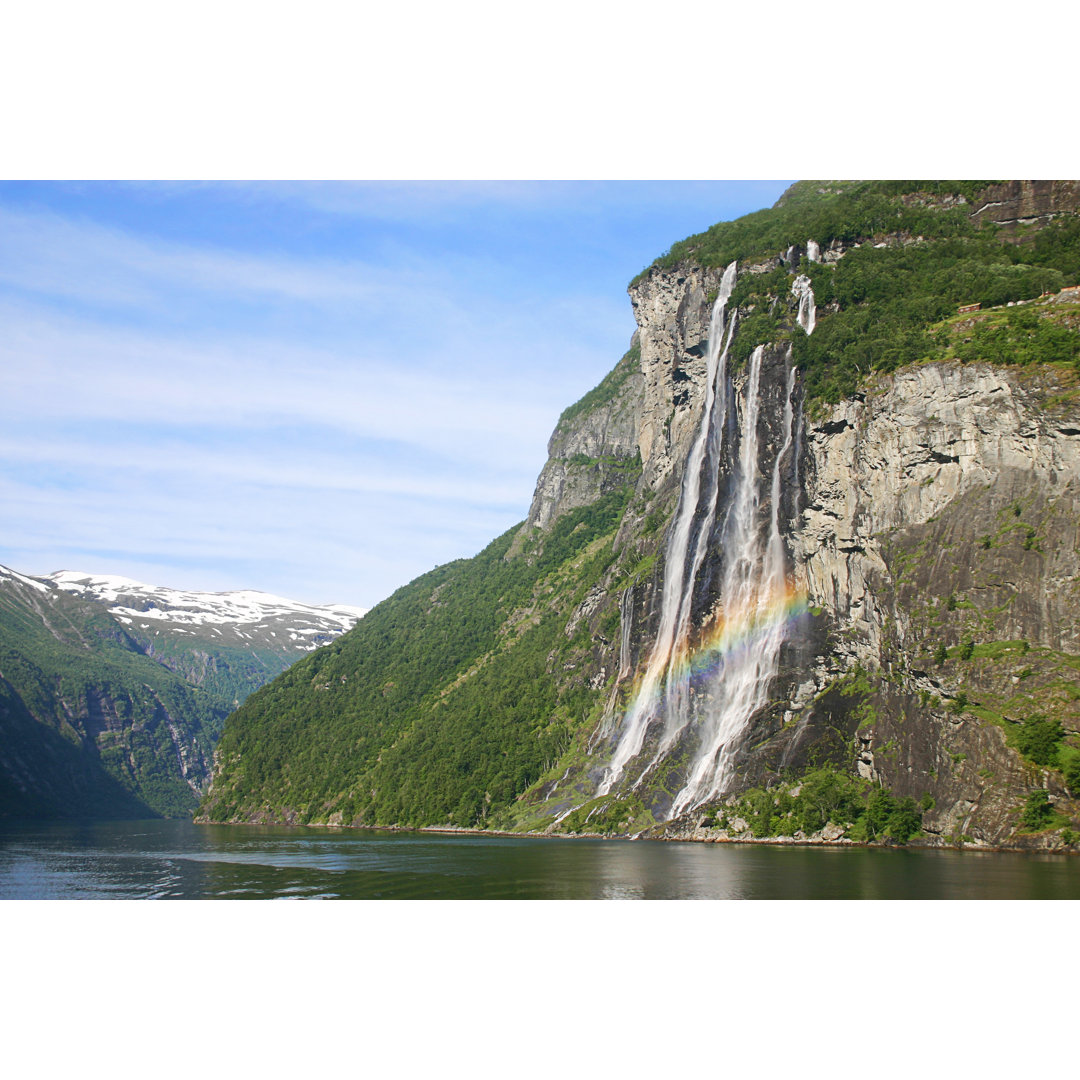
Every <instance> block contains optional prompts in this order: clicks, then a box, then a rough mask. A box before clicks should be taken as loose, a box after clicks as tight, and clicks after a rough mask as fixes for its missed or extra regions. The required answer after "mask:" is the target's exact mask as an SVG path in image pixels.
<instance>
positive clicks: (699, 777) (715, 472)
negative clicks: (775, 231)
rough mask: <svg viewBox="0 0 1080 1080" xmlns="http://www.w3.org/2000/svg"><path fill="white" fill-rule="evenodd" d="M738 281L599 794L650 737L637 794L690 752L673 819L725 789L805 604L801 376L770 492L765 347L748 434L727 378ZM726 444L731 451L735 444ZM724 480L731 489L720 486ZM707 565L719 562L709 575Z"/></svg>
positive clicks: (713, 349) (746, 406)
mask: <svg viewBox="0 0 1080 1080" xmlns="http://www.w3.org/2000/svg"><path fill="white" fill-rule="evenodd" d="M734 280H735V264H734V263H732V264H731V265H730V266H729V267H728V268H727V270H726V271H725V274H724V280H723V284H722V286H721V289H720V294H719V296H718V297H717V301H716V305H715V306H714V308H713V312H712V321H711V325H710V332H709V343H708V357H709V364H708V371H709V384H708V387H707V391H706V398H705V407H704V410H703V413H702V418H701V427H700V429H699V431H698V433H697V437H696V439H695V441H694V444H693V446H692V448H691V451H690V455H689V457H688V458H687V465H686V471H685V473H684V475H683V483H682V491H681V493H680V498H679V506H678V510H677V512H676V518H675V523H674V526H673V527H672V530H671V533H670V536H669V539H668V546H667V557H666V563H665V576H664V585H663V593H662V605H661V613H660V625H659V630H658V633H657V638H656V644H655V645H654V646H653V651H652V654H651V655H650V657H649V661H648V664H647V666H646V669H645V674H644V675H643V677H642V679H641V683H640V686H639V687H638V690H637V693H636V695H635V697H634V699H633V701H632V702H631V704H630V707H629V708H628V709H627V711H626V714H625V717H624V718H623V723H622V727H621V732H620V736H619V741H618V744H617V746H616V748H615V752H614V754H613V755H612V758H611V762H610V764H609V766H608V769H607V771H606V773H605V775H604V779H603V781H602V783H601V785H600V788H599V792H598V793H599V794H601V795H604V794H607V793H608V792H609V791H611V789H612V787H613V786H614V785H615V784H616V783H617V782H618V781H619V780H620V778H621V777H622V776H623V773H624V771H625V770H626V768H627V766H628V765H629V763H630V762H631V761H633V760H634V759H635V758H636V757H637V756H638V755H639V754H640V753H641V751H642V749H643V747H644V745H645V740H646V737H647V735H648V734H649V732H650V729H652V733H653V735H654V736H655V737H656V738H657V744H656V749H655V750H654V752H653V754H652V756H651V759H650V760H649V762H648V763H647V764H646V765H645V766H644V767H643V768H642V769H641V772H640V773H639V775H638V777H637V780H636V781H635V785H634V786H637V785H638V784H640V783H641V781H642V780H643V779H644V778H645V776H646V775H647V774H648V773H649V771H650V770H651V769H652V767H653V766H654V765H656V764H657V763H658V762H660V761H661V760H662V759H663V758H664V757H666V756H667V755H668V754H670V753H672V752H673V751H674V750H675V749H676V747H677V746H679V745H683V746H685V747H686V748H687V750H688V752H689V758H688V767H687V769H686V772H685V781H684V784H683V787H682V789H681V790H680V791H679V792H678V794H677V795H676V796H675V799H674V802H673V804H672V807H671V815H672V816H677V815H678V814H680V813H683V812H685V811H687V810H690V809H692V808H693V807H694V806H697V805H699V804H700V803H702V802H704V801H706V800H708V799H710V798H715V797H716V796H717V795H719V794H720V793H721V792H722V791H723V788H724V785H725V783H726V781H727V780H728V777H729V769H730V762H731V755H732V754H733V752H734V751H735V749H737V747H738V745H739V743H740V742H741V739H742V736H743V735H744V734H745V731H746V729H747V726H748V724H749V722H750V720H751V719H752V717H753V716H754V714H755V713H756V712H757V711H758V710H759V709H760V708H761V707H762V706H763V705H764V704H765V703H766V701H767V694H768V688H769V685H770V683H771V682H772V680H773V678H774V676H775V675H776V671H777V667H778V663H779V653H780V647H781V645H782V643H783V641H784V638H785V636H786V631H787V624H788V621H789V619H790V617H791V616H792V615H793V614H795V613H796V612H797V611H798V608H799V603H800V598H799V597H798V596H797V595H796V594H795V592H794V590H793V589H792V588H791V587H790V586H789V582H788V576H787V574H786V568H785V554H784V545H783V541H782V539H781V534H780V509H779V508H780V502H781V472H782V469H783V468H785V467H790V466H791V465H792V450H793V443H794V439H795V436H796V425H795V421H794V407H793V399H794V394H795V371H794V368H792V366H791V362H790V352H789V355H788V362H787V377H786V394H785V403H784V411H783V419H782V431H781V434H780V445H779V446H777V447H775V457H774V458H773V459H772V462H771V467H769V468H768V469H767V473H768V481H767V483H766V480H765V475H763V471H762V460H761V459H762V457H763V454H764V457H765V458H766V459H767V458H768V457H769V456H770V454H771V453H772V452H774V451H773V447H771V446H768V445H766V446H764V447H763V446H762V444H761V441H760V436H759V427H760V426H761V422H762V417H761V404H762V390H761V368H762V360H763V356H764V352H765V350H764V347H758V348H757V349H755V351H754V353H753V355H752V356H751V358H750V363H749V370H748V373H747V376H746V379H745V384H744V388H743V393H742V398H743V400H742V411H741V425H740V424H738V423H737V422H736V417H737V414H738V408H737V406H738V401H737V397H736V394H735V391H734V388H733V386H732V383H731V380H730V379H729V377H728V372H727V355H728V349H729V347H730V344H731V338H732V335H733V332H734V322H735V320H734V319H732V322H731V326H730V327H729V326H727V325H726V318H725V305H726V303H727V299H728V297H729V296H730V294H731V289H732V287H733V286H734ZM735 439H737V440H738V442H737V445H735V444H734V440H735ZM725 440H727V441H728V442H730V443H732V445H729V446H725V445H724V444H725ZM725 462H726V463H727V466H728V467H727V468H726V469H725ZM722 475H723V478H724V479H726V481H727V482H725V483H722ZM718 512H719V513H720V515H721V517H720V520H719V522H718V521H717V516H718ZM706 558H708V559H709V565H708V566H707V567H706V571H707V572H706V573H702V568H703V564H704V563H705V560H706ZM717 567H719V568H720V573H721V579H720V588H719V593H718V600H717V602H716V604H715V605H714V607H713V610H712V612H711V614H710V615H709V617H708V618H707V619H706V620H705V623H704V625H702V626H699V627H694V626H693V625H692V624H691V618H690V615H691V608H692V605H693V602H694V597H695V591H698V592H700V591H701V588H702V584H703V582H704V581H705V580H706V579H710V578H711V577H712V575H713V573H714V572H715V570H716V568H717ZM661 724H662V727H661Z"/></svg>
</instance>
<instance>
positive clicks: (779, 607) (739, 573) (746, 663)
mask: <svg viewBox="0 0 1080 1080" xmlns="http://www.w3.org/2000/svg"><path fill="white" fill-rule="evenodd" d="M763 352H764V349H763V348H762V347H761V346H758V348H757V349H755V350H754V354H753V356H752V357H751V360H750V377H749V379H748V380H747V387H746V406H745V411H744V417H743V431H742V438H741V445H740V453H739V471H738V475H737V477H736V486H735V492H734V497H733V499H732V501H731V504H730V507H729V509H728V516H727V521H726V523H725V529H724V534H723V557H724V568H725V569H724V581H723V586H722V590H721V594H720V595H721V602H722V606H721V608H720V610H719V611H718V612H717V614H716V616H715V617H714V629H712V633H711V635H710V634H709V632H708V631H707V632H706V640H710V637H711V640H710V644H709V649H708V652H710V653H715V654H716V655H717V657H718V661H719V667H718V669H717V671H716V674H715V675H714V676H712V677H711V678H710V679H709V680H708V682H707V684H706V686H705V687H703V691H704V700H703V701H702V703H701V705H700V706H699V716H700V719H699V724H698V727H699V729H700V731H699V739H698V745H697V752H696V755H695V758H694V761H693V764H692V765H691V767H690V770H689V773H688V775H687V780H686V784H685V786H684V787H683V789H682V790H681V791H680V792H679V794H678V795H676V797H675V801H674V803H673V804H672V807H671V816H672V817H677V816H678V815H679V814H681V813H683V812H685V811H686V810H690V809H693V808H694V807H695V806H698V805H700V804H701V803H703V802H705V801H706V800H708V799H711V798H715V797H716V796H718V795H719V794H720V793H721V792H722V790H723V787H724V783H725V781H726V780H727V779H728V776H729V766H730V762H731V755H732V753H733V751H734V750H735V749H736V748H737V747H738V745H739V743H740V742H741V739H742V736H743V734H744V733H745V731H746V728H747V725H748V724H749V722H750V720H751V718H752V717H753V716H754V714H755V713H756V712H757V711H758V710H759V709H760V708H761V707H762V706H763V705H765V704H766V702H767V700H768V697H767V695H768V690H769V685H770V684H771V682H772V680H773V677H774V676H775V675H776V671H777V666H778V661H779V657H780V646H781V645H782V644H783V641H784V638H785V636H786V632H787V614H788V609H789V608H790V607H791V600H792V597H791V596H790V595H789V589H788V581H787V574H786V573H785V566H784V563H785V558H784V544H783V540H782V539H781V536H780V471H781V466H782V463H783V462H784V461H785V459H786V458H787V456H788V452H789V451H790V449H791V446H792V442H793V437H794V409H793V406H792V397H793V394H794V390H795V369H794V368H793V367H791V365H790V353H789V357H788V372H787V388H786V390H787V392H786V394H785V399H784V418H783V429H782V430H783V432H784V442H783V444H782V445H781V447H780V449H779V451H778V452H777V455H776V458H775V459H774V461H773V466H772V478H771V483H770V486H769V515H768V527H767V528H763V527H762V525H763V522H762V521H761V520H760V518H761V514H760V503H761V495H762V494H763V492H762V490H761V485H760V482H759V470H758V431H757V428H758V413H759V406H760V401H761V395H760V381H761V357H762V353H763ZM673 741H674V740H672V742H673Z"/></svg>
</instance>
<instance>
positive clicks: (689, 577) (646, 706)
mask: <svg viewBox="0 0 1080 1080" xmlns="http://www.w3.org/2000/svg"><path fill="white" fill-rule="evenodd" d="M735 273H736V264H735V262H731V263H730V264H729V265H728V267H727V269H726V270H725V271H724V276H723V278H722V279H721V281H720V290H719V292H718V294H717V297H716V303H715V304H713V309H712V317H711V319H710V320H709V341H708V346H707V349H708V351H707V356H708V363H707V367H706V389H705V408H704V409H703V411H702V414H701V427H700V428H699V429H698V433H697V437H696V438H695V440H694V444H693V447H692V448H691V450H690V456H689V458H687V462H686V471H685V472H684V473H683V483H682V491H681V492H680V494H679V507H678V511H677V513H676V517H675V525H674V527H673V528H672V530H671V535H670V537H669V539H668V547H667V557H666V561H665V564H664V565H665V572H664V591H663V599H662V603H661V609H660V628H659V630H658V632H657V636H656V644H655V645H654V646H653V651H652V655H651V656H650V657H649V663H648V666H647V667H646V669H645V675H644V678H643V679H642V683H641V688H640V689H639V691H638V693H637V695H636V697H635V699H634V703H633V705H632V706H631V707H630V709H629V711H628V712H627V714H626V717H625V718H624V720H623V725H622V734H621V736H620V738H619V744H618V746H617V747H616V748H615V753H614V755H613V756H612V759H611V763H610V764H609V765H608V768H607V771H606V773H605V775H604V779H603V781H602V782H601V784H600V788H599V794H600V795H606V794H607V793H608V792H609V791H610V790H611V787H612V785H613V784H614V783H616V781H618V779H619V778H620V777H621V776H622V773H623V770H624V769H625V768H626V764H627V762H629V761H630V760H631V758H633V757H636V756H637V754H639V753H640V752H641V747H642V744H643V742H644V740H645V732H646V730H647V728H648V726H649V722H650V721H651V720H652V719H653V718H654V717H655V716H656V714H657V710H658V708H659V707H661V706H662V705H663V704H665V703H666V700H665V699H667V698H668V697H670V696H674V695H669V694H668V692H667V691H668V684H669V682H671V676H672V674H673V670H672V669H673V667H675V666H676V657H677V656H679V655H681V654H682V652H683V650H684V648H685V644H686V638H687V631H688V628H689V622H690V606H691V600H692V597H693V587H694V581H695V579H696V577H697V573H698V570H699V569H700V567H701V561H702V559H703V558H704V557H705V547H706V546H707V544H708V539H709V532H710V531H711V528H712V520H713V517H714V515H715V513H716V496H717V493H718V488H719V477H718V475H717V470H716V463H717V462H718V461H719V456H720V455H719V451H720V443H721V440H722V438H723V421H724V418H725V416H726V413H727V397H726V395H727V386H728V379H727V354H728V347H729V346H730V344H731V336H732V331H733V330H734V328H735V320H734V319H732V321H731V326H730V327H729V326H728V325H727V318H726V315H725V309H726V308H727V302H728V298H729V297H730V296H731V291H732V289H734V288H735ZM718 391H719V393H720V394H722V395H723V396H724V400H723V402H722V404H721V406H720V408H719V409H718V408H717V407H716V399H717V393H718ZM717 417H719V423H717V422H716V418H717ZM710 442H711V443H714V444H715V446H714V452H713V453H712V454H711V455H710V456H711V459H712V462H713V467H712V468H711V469H710V470H709V474H708V475H707V476H706V477H705V481H706V493H705V502H706V505H707V506H708V507H709V510H708V527H705V526H704V525H702V526H700V527H699V528H697V529H693V525H694V518H695V516H696V515H697V512H698V506H699V503H700V502H701V494H702V492H701V481H702V464H703V463H704V460H705V450H706V444H707V443H710ZM688 570H689V572H688ZM676 681H678V680H677V679H676ZM678 689H679V688H678V687H677V686H675V687H672V690H673V691H675V695H678ZM672 705H675V706H676V707H677V703H676V702H674V701H673V702H672Z"/></svg>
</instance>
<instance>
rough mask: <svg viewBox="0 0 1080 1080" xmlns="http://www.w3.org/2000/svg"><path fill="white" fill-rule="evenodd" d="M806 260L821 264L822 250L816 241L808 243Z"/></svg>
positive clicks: (808, 241)
mask: <svg viewBox="0 0 1080 1080" xmlns="http://www.w3.org/2000/svg"><path fill="white" fill-rule="evenodd" d="M806 258H807V260H808V261H809V262H821V248H820V247H818V242H817V241H816V240H807V241H806Z"/></svg>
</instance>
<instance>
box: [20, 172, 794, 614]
mask: <svg viewBox="0 0 1080 1080" xmlns="http://www.w3.org/2000/svg"><path fill="white" fill-rule="evenodd" d="M788 183H789V181H777V182H772V183H714V182H704V181H702V182H685V183H662V182H631V181H620V182H611V183H603V182H590V183H567V182H557V181H546V182H535V183H531V182H506V183H473V182H452V183H451V182H447V183H438V182H418V183H310V184H306V183H279V184H275V183H226V184H202V183H123V184H121V183H114V184H105V183H82V184H74V183H61V184H57V183H51V184H42V183H15V182H8V183H3V184H0V235H3V237H4V243H3V245H2V246H0V318H2V319H3V325H4V327H5V333H4V334H3V336H2V339H0V381H2V386H0V457H2V462H3V464H2V468H0V498H2V500H3V506H4V518H3V520H4V527H3V529H2V530H0V562H3V563H4V564H6V565H9V566H12V567H14V568H15V569H18V570H21V571H24V572H29V573H38V574H44V573H47V572H50V571H52V570H59V569H75V570H87V571H97V572H112V573H121V574H126V575H128V576H131V577H135V578H141V579H143V580H147V581H151V582H154V583H157V584H165V585H172V586H178V587H189V588H202V589H214V590H221V589H231V588H257V589H263V590H266V591H269V592H276V593H280V594H283V595H285V596H291V597H294V598H296V599H300V600H306V601H310V602H330V601H337V602H343V603H353V604H360V605H365V606H367V605H371V604H373V603H375V602H377V601H378V600H380V599H382V598H383V597H385V596H387V595H389V594H390V593H391V592H392V591H393V590H394V589H395V588H397V587H398V586H400V585H403V584H405V583H406V582H407V581H409V580H410V579H412V578H413V577H415V576H416V575H417V574H419V573H422V572H424V571H426V570H429V569H431V568H432V567H433V566H435V565H437V564H439V563H442V562H446V561H447V560H449V559H453V558H458V557H462V556H469V555H472V554H475V553H476V552H477V551H478V550H479V549H480V548H482V547H483V546H484V545H485V544H486V543H487V542H488V541H489V540H491V539H492V538H493V537H495V536H497V535H498V534H499V533H501V532H503V531H504V530H505V529H506V528H508V527H509V526H511V525H512V524H514V523H515V522H517V521H519V520H521V519H522V517H523V516H524V515H525V512H526V510H527V508H528V504H529V500H530V497H531V495H532V490H533V485H534V483H535V480H536V476H537V474H538V472H539V470H540V468H541V466H542V465H543V463H544V459H545V448H546V442H547V438H548V436H549V435H550V433H551V429H552V427H553V426H554V423H555V421H556V419H557V417H558V415H559V413H560V412H561V411H562V409H563V408H565V407H566V406H567V405H568V404H570V403H571V402H573V401H574V400H576V399H577V398H578V397H580V396H581V395H582V394H583V393H584V392H585V391H587V390H588V389H590V388H591V387H592V386H594V385H595V384H596V383H597V382H598V381H599V380H600V378H601V377H602V376H603V375H604V374H605V372H607V371H608V370H609V369H610V368H611V367H612V365H613V364H614V363H615V362H616V361H617V360H618V358H619V356H621V355H622V353H623V352H624V351H625V349H626V347H627V345H628V343H629V339H630V335H631V333H632V332H633V328H634V323H633V318H632V314H631V308H630V303H629V300H628V298H627V296H626V292H625V290H626V284H627V282H628V281H629V279H630V278H631V277H632V276H633V275H634V274H636V273H637V271H638V270H640V269H641V268H642V267H643V266H645V265H646V264H647V263H648V262H650V261H651V260H652V259H653V258H654V257H655V256H656V255H658V254H660V253H661V252H662V251H664V250H665V249H666V248H667V247H668V246H669V245H670V244H671V243H672V242H673V241H675V240H678V239H681V238H682V237H683V236H686V235H688V234H690V233H692V232H697V231H700V230H701V229H704V228H706V227H707V226H708V225H710V224H712V223H713V222H715V221H719V220H724V219H729V218H731V217H735V216H738V215H739V214H742V213H746V212H749V211H752V210H756V209H759V208H761V207H763V206H768V205H771V204H772V203H773V202H774V201H775V200H776V198H777V196H778V195H779V194H780V192H781V191H782V190H783V189H784V188H785V187H786V186H787V184H788Z"/></svg>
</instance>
